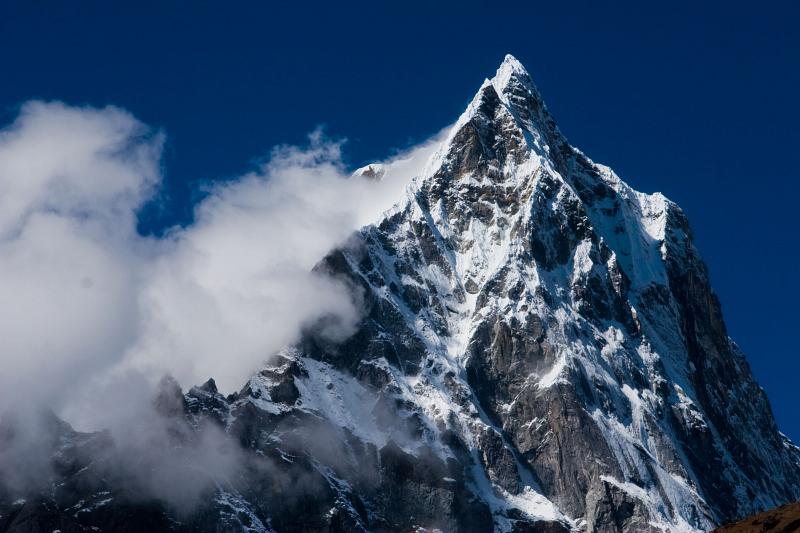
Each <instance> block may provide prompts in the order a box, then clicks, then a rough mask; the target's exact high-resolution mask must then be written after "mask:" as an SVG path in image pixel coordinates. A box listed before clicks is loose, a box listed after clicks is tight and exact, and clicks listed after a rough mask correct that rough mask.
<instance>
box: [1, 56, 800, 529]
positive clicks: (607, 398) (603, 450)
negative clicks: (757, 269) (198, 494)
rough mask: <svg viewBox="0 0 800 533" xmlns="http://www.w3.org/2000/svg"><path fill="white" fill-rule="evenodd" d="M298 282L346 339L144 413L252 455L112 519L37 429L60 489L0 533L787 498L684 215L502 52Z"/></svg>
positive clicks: (629, 513)
mask: <svg viewBox="0 0 800 533" xmlns="http://www.w3.org/2000/svg"><path fill="white" fill-rule="evenodd" d="M366 168H370V169H371V168H372V167H365V169H366ZM376 168H378V167H376ZM370 172H372V170H370ZM361 174H364V175H366V174H367V172H366V171H364V172H362V173H361ZM370 175H371V174H370ZM316 270H318V271H319V272H320V273H325V274H329V275H334V276H336V277H338V278H340V279H345V280H347V282H348V283H349V285H350V286H351V287H352V290H353V292H354V294H357V295H358V296H359V298H360V300H361V301H363V306H364V314H363V318H362V320H361V322H360V324H359V325H358V328H357V330H356V332H355V333H354V334H353V335H352V336H350V337H349V338H348V339H346V340H344V341H341V342H333V341H331V340H330V339H327V338H326V337H324V336H322V335H319V334H317V333H315V331H317V329H319V328H310V329H309V331H308V334H307V335H306V336H305V338H304V339H303V340H302V341H301V342H300V343H298V344H297V345H296V346H293V347H291V348H288V349H286V350H285V351H283V352H282V353H281V354H279V356H278V357H277V358H276V360H275V363H274V364H273V365H271V366H269V367H268V368H265V369H264V370H263V371H261V372H260V373H258V374H257V375H256V376H254V377H253V378H252V379H251V380H250V381H249V382H248V383H247V384H246V385H245V387H244V388H243V389H242V390H241V392H240V393H238V394H236V395H232V396H230V397H228V398H224V397H222V396H221V395H220V394H219V393H218V392H217V391H216V388H215V387H213V386H208V385H206V386H203V387H199V388H198V387H195V388H193V389H191V390H190V391H189V392H188V393H187V394H185V395H183V397H181V396H180V394H177V395H176V394H175V391H174V385H171V387H172V389H170V390H172V392H171V393H169V394H167V395H166V396H164V397H167V398H172V399H173V400H174V401H173V402H172V404H171V405H172V407H171V408H170V410H169V413H170V415H169V416H170V417H171V418H170V419H171V420H172V421H173V422H172V423H174V424H176V425H177V426H179V427H180V428H182V429H181V431H182V432H183V433H180V434H181V435H189V436H187V437H183V440H181V441H180V442H181V444H180V445H186V444H185V443H186V442H191V437H190V435H191V434H192V432H193V431H196V429H197V428H198V427H201V426H202V425H203V424H215V425H216V426H218V427H219V428H221V429H222V430H223V432H224V434H225V435H227V436H229V437H230V438H231V439H233V440H234V441H235V442H236V443H238V444H237V445H238V446H240V447H241V448H242V453H244V454H246V455H247V457H248V459H247V465H248V467H247V468H246V469H244V470H243V471H242V472H241V474H240V475H239V476H237V477H236V478H235V479H231V480H228V481H227V482H226V483H217V484H216V485H215V486H214V488H213V490H211V491H210V493H209V494H208V497H207V501H206V503H204V504H203V505H202V506H201V511H197V512H195V513H194V514H192V515H190V516H188V517H187V516H178V515H175V514H174V513H173V512H172V511H171V510H170V508H169V507H159V506H158V505H157V504H155V503H148V504H146V505H145V504H142V503H138V504H131V503H130V499H126V498H125V490H126V489H125V487H124V486H115V485H114V482H115V481H114V480H113V479H111V478H108V477H104V475H103V470H102V469H103V465H102V463H98V462H91V463H86V461H84V463H86V464H84V463H81V458H82V457H86V455H87V454H85V453H83V454H82V453H79V451H80V450H81V449H82V448H81V447H82V446H86V445H85V444H81V443H84V442H91V443H94V444H92V445H94V446H99V444H97V443H96V441H95V440H92V439H88V438H87V437H86V436H81V434H77V433H75V432H72V431H71V430H69V429H68V428H66V429H65V428H64V427H63V426H58V425H56V426H54V427H56V428H57V429H54V431H59V432H61V434H62V437H61V440H60V441H58V442H61V443H62V444H61V445H62V446H63V443H64V442H68V443H73V444H70V446H71V448H69V449H70V450H73V451H72V452H64V451H63V449H62V450H61V455H60V457H61V459H60V460H63V457H64V455H65V453H66V454H67V455H69V453H72V454H73V456H74V457H75V464H74V468H71V469H67V470H63V469H62V470H60V471H58V472H59V473H58V474H56V475H57V476H59V478H58V479H57V480H56V481H57V483H56V482H55V481H54V485H58V486H59V487H61V488H60V489H59V490H61V491H62V492H63V491H67V495H65V496H63V498H61V499H59V498H57V497H52V498H51V497H50V496H48V495H46V494H45V495H40V497H38V499H36V498H32V497H30V496H29V497H28V499H27V500H26V502H27V503H25V502H23V503H22V504H20V503H19V500H17V501H16V503H12V499H11V498H12V496H13V497H17V496H16V495H11V494H9V495H7V498H6V499H5V500H2V499H0V502H4V504H3V505H0V514H1V515H2V518H0V526H2V527H4V528H5V530H14V531H16V530H20V531H21V530H22V529H20V528H17V529H15V524H18V522H17V521H15V520H18V518H19V517H20V516H21V517H23V518H26V517H27V518H26V519H28V520H33V519H36V520H40V522H39V523H43V524H47V525H48V526H49V525H53V524H57V525H59V527H61V528H62V530H67V529H66V526H64V524H67V525H70V526H74V528H90V527H92V526H94V527H100V528H101V529H103V528H109V527H110V526H109V525H110V524H114V523H117V522H114V520H119V519H120V516H127V517H129V519H130V520H133V521H134V522H132V523H142V524H148V527H149V528H150V529H164V530H174V531H182V530H203V531H205V530H208V531H212V530H213V531H219V530H224V531H233V530H247V531H434V530H437V529H438V530H441V531H481V532H483V531H491V530H496V531H514V532H530V531H543V532H567V531H598V532H616V531H636V532H639V531H641V532H649V531H652V532H655V531H687V532H688V531H708V530H711V529H712V528H713V527H714V526H715V525H716V524H720V523H723V522H727V521H730V520H732V519H735V518H737V517H742V516H745V515H748V514H752V513H754V512H757V511H760V510H763V509H766V508H769V507H773V506H776V505H779V504H782V503H786V502H788V501H792V500H797V499H800V450H798V448H797V447H795V446H794V445H793V444H792V443H791V442H789V441H788V439H787V438H786V437H784V436H783V435H782V434H781V433H780V432H779V431H778V428H777V426H776V424H775V421H774V419H773V416H772V413H771V410H770V406H769V403H768V400H767V398H766V396H765V394H764V392H763V391H762V389H761V388H760V387H759V386H758V384H757V383H756V382H755V380H754V378H753V376H752V374H751V372H750V369H749V367H748V365H747V362H746V360H745V358H744V356H743V355H742V354H741V352H740V351H739V349H738V348H737V346H736V345H735V344H734V342H733V341H732V340H731V339H730V338H729V337H728V334H727V331H726V329H725V324H724V322H723V319H722V314H721V311H720V305H719V302H718V300H717V297H716V296H715V295H714V293H713V291H712V290H711V287H710V284H709V277H708V272H707V270H706V267H705V265H704V264H703V262H702V260H701V258H700V256H699V254H698V252H697V250H696V248H695V247H694V245H693V243H692V235H691V231H690V229H689V224H688V222H687V219H686V217H685V215H684V214H683V212H682V211H681V210H680V208H679V207H678V206H677V205H675V204H674V203H673V202H671V201H669V200H668V199H666V198H665V197H664V196H662V195H661V194H658V193H656V194H652V195H648V194H643V193H640V192H637V191H635V190H633V189H631V188H630V187H629V186H628V185H627V184H625V183H624V182H623V181H622V180H621V179H620V178H619V177H617V175H616V174H614V172H613V171H612V170H611V169H609V168H607V167H605V166H602V165H599V164H596V163H593V162H592V161H591V160H589V159H588V158H587V157H586V156H585V155H583V154H582V153H581V152H580V151H579V150H577V149H576V148H574V147H572V146H570V145H569V143H568V142H567V140H566V139H565V137H564V136H563V135H562V134H561V133H560V131H559V130H558V127H557V126H556V124H555V121H554V120H553V118H552V117H551V116H550V114H549V112H548V111H547V108H546V106H545V104H544V102H543V100H542V98H541V96H540V94H539V92H538V90H537V89H536V87H535V85H534V83H533V81H532V80H531V77H530V75H529V74H528V72H527V71H526V70H525V69H524V67H523V66H522V65H521V64H520V63H519V62H518V61H517V60H516V59H515V58H513V57H512V56H506V58H505V59H504V61H503V63H502V64H501V65H500V68H499V69H498V70H497V73H496V74H495V76H494V77H493V78H492V79H490V80H486V81H485V82H484V83H483V85H482V86H481V87H480V89H479V90H478V93H477V94H476V95H475V97H474V99H473V100H472V102H471V103H470V104H469V106H468V108H467V110H466V111H465V112H464V113H463V114H462V115H461V117H460V118H459V119H458V121H457V122H456V124H455V125H454V126H453V128H452V130H451V131H450V132H449V134H448V135H447V137H446V139H445V141H444V142H443V144H442V145H441V147H439V149H438V150H437V151H436V153H435V154H434V155H433V156H432V158H431V159H430V161H429V162H428V164H427V166H426V167H425V170H424V171H423V172H422V173H421V174H420V175H419V176H416V177H414V179H413V180H412V182H411V184H410V185H409V187H408V188H407V189H406V192H405V195H404V197H403V198H400V199H399V202H398V203H397V205H396V206H395V207H394V208H392V209H391V210H390V211H388V212H386V213H385V214H384V215H383V216H382V218H381V219H380V220H377V221H375V223H374V224H371V225H368V226H366V227H364V228H362V229H361V230H360V231H359V232H357V234H356V235H355V236H354V238H353V239H351V240H350V241H349V242H348V244H347V245H346V246H345V247H342V248H341V249H338V250H335V251H333V252H331V253H330V254H329V255H328V256H327V257H325V258H324V259H322V260H321V262H320V263H319V264H318V266H317V267H316ZM211 383H212V385H213V382H211ZM176 398H177V399H176ZM176 406H177V407H176ZM175 409H178V411H179V413H180V414H179V416H176V415H175ZM12 434H13V432H8V431H7V432H0V438H6V439H8V438H13V435H12ZM65 439H66V440H65ZM87 439H88V440H87ZM56 440H57V439H56ZM108 445H109V446H110V444H108ZM70 457H72V456H70ZM87 472H88V473H87ZM87 476H89V478H90V479H91V480H93V481H92V482H91V483H89V482H87ZM63 487H67V489H68V490H67V489H64V488H63ZM98 494H101V496H97V495H98ZM2 496H3V495H1V494H0V497H2ZM100 499H102V501H103V502H105V503H103V504H99V503H98V501H99V500H100ZM137 506H138V507H137ZM14 517H17V518H14ZM31 517H33V518H31ZM137 520H139V521H141V522H136V521H137ZM75 530H82V529H75Z"/></svg>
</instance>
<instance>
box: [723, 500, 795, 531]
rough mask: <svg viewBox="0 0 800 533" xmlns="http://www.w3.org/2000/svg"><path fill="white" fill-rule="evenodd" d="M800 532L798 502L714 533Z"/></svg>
mask: <svg viewBox="0 0 800 533" xmlns="http://www.w3.org/2000/svg"><path fill="white" fill-rule="evenodd" d="M795 531H800V502H793V503H790V504H787V505H782V506H780V507H778V508H777V509H770V510H769V511H765V512H763V513H758V514H757V515H755V516H749V517H747V518H745V519H744V520H740V521H738V522H734V523H731V524H725V525H724V526H722V527H719V528H717V529H715V530H714V532H715V533H766V532H774V533H794V532H795Z"/></svg>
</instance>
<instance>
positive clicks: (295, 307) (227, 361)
mask: <svg viewBox="0 0 800 533" xmlns="http://www.w3.org/2000/svg"><path fill="white" fill-rule="evenodd" d="M161 145H162V136H161V135H160V134H158V133H154V132H152V131H151V130H149V129H148V128H146V127H145V126H144V125H142V124H141V123H139V122H138V121H136V119H134V118H133V117H132V116H130V115H129V114H127V113H125V112H124V111H121V110H119V109H116V108H105V109H88V108H72V107H68V106H65V105H63V104H59V103H40V102H35V103H30V104H26V105H25V106H24V107H23V108H22V110H21V112H20V115H19V118H18V119H17V120H16V121H15V123H14V124H12V125H11V126H9V127H8V128H6V129H5V130H3V131H2V132H1V133H0V363H2V366H3V370H4V371H3V372H2V374H0V409H2V410H4V409H5V408H7V407H8V406H10V405H12V404H13V403H14V402H18V401H31V400H32V399H34V398H36V399H39V400H44V401H46V402H48V403H50V404H51V405H54V404H55V405H57V406H61V408H62V409H61V411H62V412H65V411H66V412H67V413H68V414H69V415H70V418H72V421H75V422H78V423H79V424H80V425H81V426H83V427H88V426H92V425H96V423H97V419H96V418H97V417H98V416H100V415H99V414H98V413H96V412H92V411H89V410H87V406H91V404H95V405H94V407H95V408H97V407H100V408H102V409H109V408H111V407H110V406H109V405H108V403H109V402H96V401H94V402H92V401H91V399H92V398H93V396H94V395H95V394H101V393H99V392H98V391H106V392H103V393H102V394H101V395H102V396H103V398H107V396H106V393H107V391H108V390H113V389H114V387H115V385H114V384H115V383H116V384H117V385H121V384H122V383H123V382H124V381H125V380H128V381H129V382H133V381H136V382H138V381H137V379H138V378H137V379H133V381H131V378H130V376H132V375H136V374H139V375H144V376H146V377H148V379H149V380H150V382H152V381H154V380H156V379H158V378H160V376H161V375H163V374H164V373H171V374H173V375H174V376H175V377H176V378H177V379H178V380H179V381H180V382H181V383H182V384H183V385H184V386H189V385H191V384H195V383H199V382H202V381H205V379H207V378H208V377H214V378H215V379H216V380H217V381H218V383H219V384H220V385H221V388H222V389H223V390H228V391H230V390H233V389H238V387H239V386H241V385H242V384H243V383H244V381H245V380H246V379H247V377H248V376H249V375H250V374H251V373H253V372H255V371H257V370H258V368H259V366H260V365H261V363H262V362H263V361H264V360H266V359H267V358H268V357H269V356H270V355H271V354H273V353H274V352H275V351H277V350H279V349H280V348H281V347H283V346H285V345H286V344H289V343H291V342H294V341H296V340H297V338H298V335H299V334H300V332H301V330H302V328H303V327H304V326H306V325H308V324H310V323H312V322H313V321H315V320H316V319H318V318H320V317H323V316H327V315H334V316H336V317H337V318H338V324H340V328H339V329H338V330H336V331H333V332H332V333H333V334H339V335H345V334H347V333H348V331H349V329H350V328H351V327H352V325H353V324H354V323H355V322H356V321H357V319H358V306H357V304H356V303H355V302H353V301H352V298H351V296H350V295H349V292H348V290H347V289H346V288H345V287H344V286H343V285H342V284H341V283H340V282H338V281H336V280H332V279H329V278H323V277H320V276H317V275H313V274H311V268H312V267H313V265H314V264H315V263H316V262H317V261H318V260H319V259H320V258H321V257H322V256H323V255H324V254H325V253H326V252H328V251H329V250H330V249H331V248H333V247H334V246H336V245H337V244H340V243H342V242H343V241H344V239H346V238H347V236H348V235H349V234H350V233H351V232H352V231H353V230H355V229H357V228H358V227H359V226H361V225H363V224H366V223H369V222H371V221H373V220H374V219H376V218H377V217H378V215H379V214H380V212H381V211H383V210H385V209H387V208H389V207H391V204H392V203H393V202H394V201H395V200H397V199H399V197H400V194H401V193H402V188H403V187H404V186H405V184H406V183H407V182H408V180H409V179H410V178H411V177H412V176H413V175H415V174H416V173H419V172H420V171H421V170H422V166H423V165H424V163H425V161H426V160H427V159H428V157H429V156H430V155H431V153H432V152H433V149H434V148H435V146H436V142H434V141H431V142H428V143H424V144H422V145H420V146H419V147H416V148H414V149H412V150H409V151H407V152H405V153H403V154H400V155H399V156H398V157H395V158H393V159H392V160H390V161H389V162H387V173H386V175H385V176H384V178H383V179H382V180H380V181H375V180H369V179H366V178H349V176H348V175H347V174H348V173H347V172H346V170H345V168H344V166H343V165H342V162H341V154H340V148H341V146H340V144H337V143H332V142H330V141H326V140H325V139H324V138H323V137H322V136H321V135H320V134H319V133H316V134H313V135H312V136H311V138H310V146H309V147H307V148H305V149H300V148H296V147H279V148H276V149H275V150H274V151H273V153H272V156H271V158H270V159H269V161H268V162H267V163H266V164H264V165H263V167H262V168H260V169H258V171H256V172H252V173H249V174H247V175H244V176H242V177H241V178H240V179H238V180H235V181H232V182H225V183H224V184H220V185H216V186H214V187H212V188H211V189H210V194H209V196H208V197H207V198H206V199H205V200H204V201H203V202H202V203H201V204H200V205H198V206H197V208H196V221H195V223H194V224H192V225H191V226H189V227H187V228H175V229H173V230H171V231H169V232H167V235H166V236H165V237H164V238H161V239H155V238H145V237H141V236H139V235H138V234H137V233H136V230H135V222H136V218H135V212H136V209H137V208H139V207H140V206H141V205H142V203H143V202H145V201H146V200H147V199H148V198H149V197H150V196H151V194H152V192H153V191H154V190H155V188H156V187H157V185H158V182H159V180H160V175H159V168H160V166H159V165H160V152H161ZM87 399H89V400H90V401H89V402H86V401H85V400H87ZM98 403H100V404H101V405H99V406H98V405H97V404H98ZM112 403H113V402H112ZM106 414H107V413H106Z"/></svg>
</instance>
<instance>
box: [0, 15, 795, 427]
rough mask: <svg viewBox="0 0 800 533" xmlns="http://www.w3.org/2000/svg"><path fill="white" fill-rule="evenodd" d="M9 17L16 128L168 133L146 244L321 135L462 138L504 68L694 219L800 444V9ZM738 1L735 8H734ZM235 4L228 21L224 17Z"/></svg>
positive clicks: (739, 329)
mask: <svg viewBox="0 0 800 533" xmlns="http://www.w3.org/2000/svg"><path fill="white" fill-rule="evenodd" d="M643 4H647V5H638V3H633V2H631V3H613V5H612V4H611V3H608V2H586V3H570V4H569V5H567V3H566V2H553V1H550V2H546V3H544V2H543V3H539V2H520V3H519V4H512V3H501V2H416V1H414V2H410V1H406V2H386V3H384V2H371V3H364V4H355V3H349V4H344V3H339V2H319V3H311V2H292V3H290V2H283V3H281V4H278V3H267V2H260V3H248V2H227V3H226V2H213V3H212V2H208V3H204V2H185V3H173V2H135V3H134V2H131V3H129V4H128V5H127V7H126V6H123V5H122V3H120V2H98V3H96V4H95V3H92V2H55V1H53V2H37V1H30V0H29V1H5V2H2V3H0V69H2V70H0V72H2V74H0V120H1V121H2V122H3V123H7V122H8V121H10V120H11V119H13V117H14V115H15V113H16V109H17V107H18V105H19V104H20V103H22V102H23V101H25V100H28V99H31V98H42V99H59V100H63V101H66V102H68V103H71V104H92V105H104V104H115V105H118V106H121V107H124V108H125V109H128V110H129V111H131V112H133V113H134V114H135V115H136V116H137V117H138V118H140V119H141V120H143V121H144V122H146V123H148V124H150V125H153V126H156V127H159V128H163V130H164V131H165V132H166V133H167V135H168V145H167V153H166V158H165V172H166V179H167V183H166V186H165V191H164V198H163V201H162V202H161V203H160V204H159V205H160V207H158V208H154V207H151V208H150V209H148V210H147V211H146V212H145V213H144V215H143V220H142V223H141V230H142V231H143V232H156V233H157V232H159V231H160V230H162V229H163V228H164V227H166V226H168V225H171V224H174V223H185V222H186V221H187V220H188V218H189V216H190V213H191V205H192V202H193V201H196V199H197V198H198V193H197V187H198V184H200V183H202V182H204V181H206V180H210V179H218V178H220V177H225V176H228V177H230V176H235V175H237V174H239V173H241V172H243V171H245V170H247V169H248V168H250V166H251V165H252V162H253V160H254V158H257V157H260V156H263V155H264V154H265V153H267V151H268V150H269V148H270V147H272V146H273V145H275V144H278V143H302V142H303V141H304V138H305V135H306V134H307V133H308V132H309V131H311V130H313V129H314V128H315V127H316V126H318V125H320V124H324V125H325V126H326V131H327V132H328V134H329V135H331V136H334V137H347V138H348V139H349V142H348V144H347V146H346V157H347V159H348V162H349V163H351V164H352V165H353V166H356V165H360V164H362V163H364V162H367V161H369V160H372V159H378V158H382V157H385V156H386V155H388V154H390V153H391V152H392V151H393V150H396V149H398V148H402V147H405V146H408V145H409V144H412V143H414V142H416V141H419V140H421V139H423V138H425V137H426V136H428V135H430V134H432V133H434V132H436V131H437V130H438V129H439V128H441V127H442V126H444V125H446V124H448V123H450V122H452V121H453V120H455V118H457V117H458V115H459V114H460V113H461V111H462V110H463V108H464V107H465V105H466V103H467V102H468V101H469V99H470V98H471V97H472V95H473V93H474V92H475V91H476V90H477V88H478V86H479V85H480V83H481V81H482V80H483V78H484V77H487V76H491V75H492V74H493V72H494V70H495V69H496V67H497V65H498V64H499V62H500V61H501V59H502V57H503V55H504V54H505V53H507V52H510V53H512V54H514V55H515V56H516V57H517V58H518V59H520V60H521V61H522V62H523V63H524V64H525V65H526V66H527V67H528V69H529V70H530V72H531V74H532V75H533V77H534V79H535V80H536V82H537V84H538V85H539V88H540V90H541V92H542V93H543V95H544V97H545V99H546V101H547V103H548V105H549V107H550V110H551V111H552V113H553V114H554V115H555V117H556V119H557V121H558V122H559V125H560V127H561V129H562V131H563V132H564V133H565V134H566V135H567V136H568V137H569V139H570V140H571V141H572V143H573V144H575V145H577V146H578V147H580V148H581V149H582V150H583V151H585V152H586V153H587V154H588V155H589V156H590V157H592V158H593V159H594V160H596V161H598V162H603V163H606V164H609V165H611V166H612V167H613V168H614V169H615V170H616V171H617V172H618V173H619V174H620V175H621V176H622V177H623V179H625V180H626V181H628V183H630V184H631V185H633V186H634V187H636V188H637V189H639V190H642V191H647V192H653V191H656V190H659V191H662V192H664V193H665V194H666V195H667V196H668V197H670V198H671V199H673V200H675V201H677V202H678V203H679V204H680V205H681V206H682V207H683V208H684V210H685V211H686V212H687V213H688V215H689V218H690V220H691V222H692V225H693V228H694V232H695V236H696V241H697V244H698V246H699V248H700V251H701V252H702V253H703V255H704V257H705V259H706V261H707V262H708V264H709V268H710V270H711V276H712V282H713V284H714V287H715V289H716V290H717V292H718V293H719V295H720V298H721V300H722V304H723V311H724V313H725V317H726V320H727V323H728V327H729V331H730V334H731V336H732V337H733V338H734V339H736V340H737V342H739V344H740V345H741V346H742V347H743V349H744V350H745V352H746V353H747V354H748V358H749V360H750V362H751V365H752V367H753V369H754V371H755V373H756V376H757V377H758V379H759V381H760V382H761V384H762V385H763V386H764V388H765V389H766V390H767V392H768V394H769V396H770V399H771V400H772V404H773V408H774V411H775V413H776V416H777V418H778V422H779V424H780V426H781V428H782V429H783V430H784V432H786V433H787V434H789V435H790V436H791V437H793V439H794V440H795V442H800V414H799V412H798V409H797V407H798V402H797V380H798V376H800V357H798V355H800V353H799V352H800V350H798V344H797V341H796V339H795V331H797V323H798V320H800V311H799V310H800V277H799V276H798V266H797V265H798V263H800V251H799V250H798V239H797V227H796V222H795V220H796V215H797V201H798V198H799V197H800V162H798V161H797V160H796V158H797V156H798V146H800V133H798V132H799V131H800V104H799V103H798V101H799V100H798V95H800V87H799V83H798V82H800V32H798V31H797V25H798V24H799V23H800V7H798V6H800V3H797V2H763V3H761V4H759V5H758V6H756V7H754V6H753V4H752V3H751V2H724V3H723V2H720V3H712V2H687V3H677V4H674V3H667V2H661V3H656V2H644V3H643ZM737 4H741V5H737ZM223 6H227V7H224V8H223Z"/></svg>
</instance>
